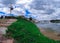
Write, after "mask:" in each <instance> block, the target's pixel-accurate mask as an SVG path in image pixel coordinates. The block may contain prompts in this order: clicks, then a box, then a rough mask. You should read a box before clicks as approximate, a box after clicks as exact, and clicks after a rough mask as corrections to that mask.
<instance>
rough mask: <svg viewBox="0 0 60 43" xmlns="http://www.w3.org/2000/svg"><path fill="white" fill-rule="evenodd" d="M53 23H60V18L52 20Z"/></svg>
mask: <svg viewBox="0 0 60 43" xmlns="http://www.w3.org/2000/svg"><path fill="white" fill-rule="evenodd" d="M50 22H52V23H60V20H51V21H50Z"/></svg>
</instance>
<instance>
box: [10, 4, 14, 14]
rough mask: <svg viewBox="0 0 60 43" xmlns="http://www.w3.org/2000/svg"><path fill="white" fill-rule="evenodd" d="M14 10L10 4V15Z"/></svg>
mask: <svg viewBox="0 0 60 43" xmlns="http://www.w3.org/2000/svg"><path fill="white" fill-rule="evenodd" d="M13 9H14V8H13V6H12V4H10V14H11V13H12V10H13Z"/></svg>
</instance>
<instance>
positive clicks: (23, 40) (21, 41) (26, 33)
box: [8, 18, 60, 43]
mask: <svg viewBox="0 0 60 43" xmlns="http://www.w3.org/2000/svg"><path fill="white" fill-rule="evenodd" d="M8 32H10V36H12V37H13V38H14V39H16V40H17V41H18V42H17V43H60V41H54V40H52V39H49V38H47V37H45V36H44V35H42V34H41V32H40V31H39V29H38V28H37V27H36V25H35V24H33V23H32V22H30V21H27V20H25V19H22V18H20V19H18V20H17V21H16V22H14V23H13V24H12V25H10V26H9V27H8Z"/></svg>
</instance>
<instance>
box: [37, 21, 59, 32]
mask: <svg viewBox="0 0 60 43" xmlns="http://www.w3.org/2000/svg"><path fill="white" fill-rule="evenodd" d="M36 25H37V26H38V27H39V28H44V29H48V30H53V31H54V32H57V33H60V23H50V22H39V23H37V24H36Z"/></svg>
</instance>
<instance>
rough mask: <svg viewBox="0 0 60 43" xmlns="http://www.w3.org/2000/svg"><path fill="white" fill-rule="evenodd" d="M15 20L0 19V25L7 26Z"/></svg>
mask: <svg viewBox="0 0 60 43" xmlns="http://www.w3.org/2000/svg"><path fill="white" fill-rule="evenodd" d="M15 21H16V19H0V27H7V26H9V25H11V24H12V23H13V22H15Z"/></svg>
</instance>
